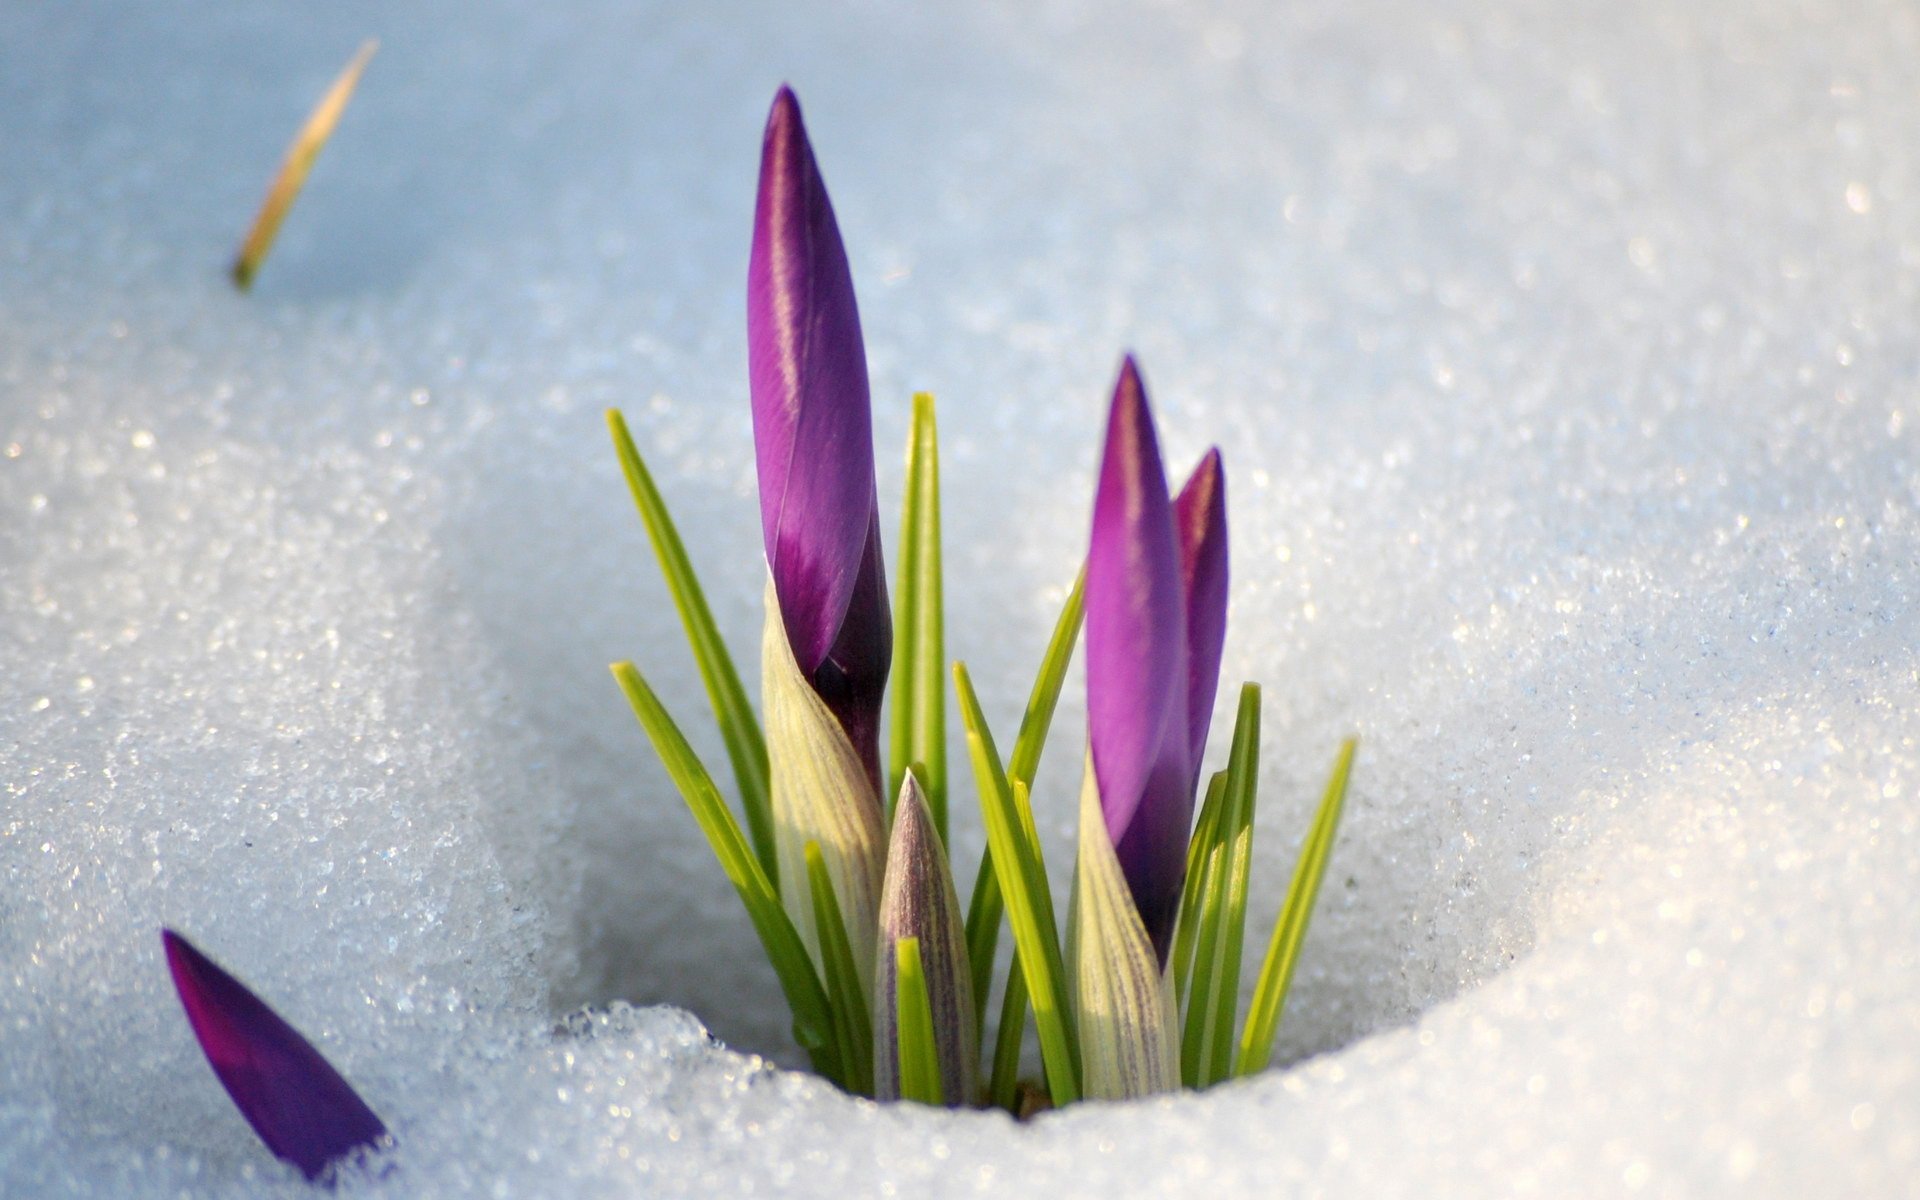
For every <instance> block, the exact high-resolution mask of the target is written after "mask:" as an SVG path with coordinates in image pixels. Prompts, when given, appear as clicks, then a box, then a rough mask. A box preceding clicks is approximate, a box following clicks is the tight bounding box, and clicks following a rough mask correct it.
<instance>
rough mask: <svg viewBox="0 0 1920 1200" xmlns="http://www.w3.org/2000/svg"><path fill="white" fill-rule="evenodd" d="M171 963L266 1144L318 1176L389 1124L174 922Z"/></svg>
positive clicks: (224, 1077) (205, 1042) (239, 1102)
mask: <svg viewBox="0 0 1920 1200" xmlns="http://www.w3.org/2000/svg"><path fill="white" fill-rule="evenodd" d="M160 938H161V941H163V942H164V943H165V944H166V948H167V968H168V970H170V971H171V972H172V973H173V986H174V988H175V989H176V990H178V991H179V993H180V1003H181V1005H182V1006H183V1007H185V1009H186V1010H187V1022H188V1023H189V1024H190V1025H192V1026H193V1033H194V1036H195V1037H196V1038H198V1039H199V1040H200V1049H201V1050H203V1051H205V1052H206V1056H207V1062H208V1063H210V1064H211V1065H212V1066H213V1073H214V1074H215V1075H216V1076H218V1077H219V1079H220V1083H221V1085H222V1086H224V1087H225V1088H226V1089H227V1094H228V1095H229V1096H232V1097H233V1103H234V1105H235V1107H237V1108H239V1110H240V1115H241V1116H243V1117H245V1118H246V1119H247V1123H248V1124H249V1125H252V1126H253V1131H254V1132H255V1133H257V1134H259V1135H260V1140H261V1141H262V1142H265V1143H266V1146H267V1149H269V1150H271V1151H273V1153H275V1154H276V1155H278V1156H280V1157H281V1158H284V1159H286V1160H287V1161H288V1162H290V1163H292V1164H293V1165H294V1166H296V1167H298V1168H300V1170H301V1172H302V1173H303V1174H304V1175H306V1177H307V1178H308V1179H318V1178H320V1176H321V1175H323V1174H325V1172H326V1170H327V1168H328V1167H330V1166H331V1165H333V1164H334V1163H335V1162H338V1161H339V1160H340V1159H342V1158H345V1157H347V1156H348V1155H350V1154H352V1153H353V1152H355V1151H356V1150H359V1149H361V1148H363V1147H364V1148H369V1149H371V1148H377V1147H378V1146H380V1145H381V1144H382V1143H383V1142H384V1141H385V1140H386V1138H387V1127H386V1126H385V1125H382V1124H381V1123H380V1118H379V1117H377V1116H375V1115H374V1114H373V1110H372V1109H370V1108H368V1107H367V1105H366V1102H365V1101H363V1100H361V1099H360V1097H359V1096H358V1095H356V1094H355V1093H354V1090H353V1089H352V1088H351V1087H349V1086H348V1085H347V1081H346V1080H344V1079H342V1078H340V1073H339V1072H338V1071H335V1070H334V1069H333V1067H332V1066H330V1065H328V1063H327V1060H326V1059H324V1058H321V1057H320V1052H319V1051H317V1050H315V1049H314V1048H313V1046H312V1045H310V1044H309V1043H308V1042H307V1039H305V1038H303V1037H301V1036H300V1034H299V1032H298V1031H297V1030H295V1029H294V1028H293V1026H291V1025H289V1024H287V1023H286V1022H285V1021H283V1020H281V1019H280V1017H279V1016H278V1015H277V1014H276V1013H275V1012H274V1011H273V1010H272V1009H270V1008H268V1007H267V1006H266V1004H264V1003H263V1002H262V1001H261V1000H260V998H259V997H258V996H255V995H254V994H253V993H252V992H250V991H248V990H247V988H246V986H245V985H244V984H242V983H241V982H240V981H239V980H237V979H235V978H234V977H233V976H231V975H229V974H227V973H226V972H225V971H223V970H221V969H220V967H219V966H217V965H216V964H215V963H214V962H213V960H212V959H210V958H208V957H207V956H206V955H204V954H202V953H200V951H198V950H196V949H194V947H193V946H192V945H191V944H190V943H189V942H188V941H187V940H186V939H185V938H183V937H181V936H180V935H179V934H177V933H175V932H173V931H172V930H171V929H163V930H161V931H160Z"/></svg>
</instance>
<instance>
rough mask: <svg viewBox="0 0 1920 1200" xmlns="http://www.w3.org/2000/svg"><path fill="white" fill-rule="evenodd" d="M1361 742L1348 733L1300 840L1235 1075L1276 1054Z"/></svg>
mask: <svg viewBox="0 0 1920 1200" xmlns="http://www.w3.org/2000/svg"><path fill="white" fill-rule="evenodd" d="M1357 748H1358V743H1357V741H1356V740H1355V739H1353V738H1348V739H1347V741H1346V742H1345V743H1344V744H1343V745H1342V746H1341V747H1340V755H1339V757H1338V758H1337V759H1336V760H1335V761H1334V767H1333V776H1332V778H1331V779H1329V780H1328V781H1327V790H1326V794H1325V795H1324V796H1323V797H1322V798H1321V801H1320V808H1319V810H1318V811H1317V812H1316V813H1315V814H1314V819H1313V826H1312V828H1311V829H1310V830H1309V831H1308V834H1307V837H1306V840H1305V841H1304V842H1303V843H1302V844H1301V846H1300V856H1299V858H1298V859H1296V860H1295V862H1294V867H1293V880H1292V882H1291V883H1290V884H1288V886H1287V898H1286V901H1285V902H1284V903H1283V904H1282V905H1281V908H1280V917H1279V920H1278V921H1276V922H1275V923H1274V927H1273V940H1272V941H1271V942H1269V943H1268V945H1267V957H1266V961H1265V962H1264V963H1262V964H1261V967H1260V976H1259V979H1258V980H1257V981H1256V982H1255V984H1254V989H1253V1003H1252V1004H1251V1005H1250V1006H1249V1007H1248V1009H1247V1024H1246V1028H1244V1029H1243V1030H1241V1033H1240V1056H1239V1058H1238V1060H1237V1061H1236V1063H1235V1065H1234V1073H1235V1074H1237V1075H1251V1074H1253V1073H1255V1072H1257V1071H1263V1070H1265V1069H1266V1067H1267V1064H1268V1063H1269V1062H1271V1061H1272V1059H1273V1039H1274V1035H1275V1034H1277V1033H1278V1032H1279V1029H1280V1017H1281V1014H1282V1012H1283V1011H1284V1009H1285V1007H1286V1001H1287V989H1288V987H1289V986H1290V985H1291V984H1292V982H1293V970H1294V967H1295V965H1296V964H1297V962H1298V960H1299V957H1300V948H1301V946H1302V945H1304V944H1305V942H1306V937H1307V925H1308V922H1309V921H1310V920H1311V919H1312V917H1313V905H1314V900H1315V899H1316V898H1317V897H1318V896H1319V894H1320V884H1321V881H1322V880H1323V879H1324V878H1325V876H1326V870H1327V859H1328V858H1329V857H1330V856H1331V854H1332V852H1333V841H1334V835H1335V833H1336V832H1338V830H1339V827H1340V814H1341V810H1342V809H1343V808H1344V807H1345V805H1346V799H1347V781H1348V779H1349V778H1350V777H1351V775H1352V774H1353V759H1354V754H1355V751H1356V750H1357Z"/></svg>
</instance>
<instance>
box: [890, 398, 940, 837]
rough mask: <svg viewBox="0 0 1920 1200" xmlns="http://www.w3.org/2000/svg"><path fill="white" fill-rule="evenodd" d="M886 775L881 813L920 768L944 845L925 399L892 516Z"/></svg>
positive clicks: (929, 419)
mask: <svg viewBox="0 0 1920 1200" xmlns="http://www.w3.org/2000/svg"><path fill="white" fill-rule="evenodd" d="M894 597H895V598H894V617H893V630H894V636H895V639H896V642H895V646H894V654H893V680H892V683H891V685H890V686H891V687H892V689H893V721H892V728H891V730H890V731H889V747H890V750H891V753H890V754H889V756H888V757H889V761H890V762H891V764H892V769H893V774H892V776H891V777H890V780H889V787H888V789H887V811H888V812H889V813H891V812H892V811H893V803H894V800H895V798H897V797H898V796H899V795H900V780H901V777H902V776H903V775H904V774H905V773H906V770H907V764H908V763H920V764H922V765H923V766H924V767H925V769H924V770H923V771H921V772H920V782H921V783H922V784H923V785H924V786H925V790H926V793H927V809H928V811H930V812H932V813H933V824H934V828H936V829H938V830H939V831H940V844H941V845H943V846H944V845H946V842H947V692H946V687H947V678H946V669H945V668H946V654H947V651H946V633H945V616H944V607H943V606H944V600H943V598H942V594H941V575H940V439H939V433H938V431H937V429H936V427H935V424H934V416H933V397H932V396H930V395H928V394H927V393H926V392H918V393H915V395H914V397H913V428H912V430H911V431H910V432H909V433H908V435H907V485H906V497H905V499H904V501H903V502H902V504H901V515H900V576H899V582H898V585H897V586H896V587H895V588H894Z"/></svg>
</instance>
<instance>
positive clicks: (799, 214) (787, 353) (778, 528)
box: [747, 87, 893, 790]
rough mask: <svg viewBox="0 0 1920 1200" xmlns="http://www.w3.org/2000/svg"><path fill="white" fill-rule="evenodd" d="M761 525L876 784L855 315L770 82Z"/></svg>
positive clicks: (878, 581)
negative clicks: (772, 94)
mask: <svg viewBox="0 0 1920 1200" xmlns="http://www.w3.org/2000/svg"><path fill="white" fill-rule="evenodd" d="M747 362H748V366H749V369H750V371H751V377H752V396H753V439H754V450H755V456H756V460H757V465H758V467H759V475H760V527H761V532H762V534H763V535H764V537H765V539H766V549H767V562H768V563H769V564H770V565H771V567H772V569H773V587H774V592H775V594H776V595H777V596H778V597H779V603H780V617H781V620H782V622H783V623H784V625H785V627H786V634H787V643H788V645H789V646H790V647H791V648H792V650H793V656H794V660H795V662H796V663H797V664H798V666H799V669H800V673H801V674H802V675H804V676H806V678H807V680H808V681H809V682H810V683H811V684H812V685H813V688H814V691H816V692H817V693H818V694H819V696H820V698H821V700H822V701H824V702H825V703H826V705H827V707H828V708H829V709H830V710H831V711H832V712H833V714H834V715H835V717H837V718H838V719H839V721H840V724H841V726H842V727H843V728H844V729H845V730H846V733H847V738H848V740H849V741H851V742H852V743H853V747H854V750H855V751H856V752H857V753H858V754H859V755H860V759H861V762H862V763H863V764H865V766H866V767H867V770H868V771H869V773H870V774H871V775H872V776H873V781H874V787H875V789H876V790H877V789H878V788H879V781H880V749H879V725H880V701H881V693H882V692H883V691H884V689H885V687H886V682H887V668H888V665H889V663H890V662H891V660H892V656H893V624H892V617H891V614H890V612H889V610H888V607H887V580H886V571H885V569H884V568H883V566H882V564H881V560H880V509H879V500H878V497H877V494H876V492H875V490H874V478H873V429H872V418H871V414H870V412H869V401H868V394H867V355H866V347H865V344H864V343H863V342H862V341H861V338H860V311H859V307H858V306H857V305H856V304H855V302H854V296H853V276H852V273H851V272H850V271H849V270H848V267H847V252H846V249H845V247H844V246H842V245H841V243H840V229H839V226H838V225H836V224H835V222H834V219H833V204H832V202H830V201H829V200H828V199H827V189H826V185H825V184H824V183H822V182H821V179H820V168H819V165H818V164H816V163H815V162H814V158H813V147H812V146H811V145H809V144H808V142H807V131H806V126H805V125H804V124H802V122H801V119H800V103H799V101H798V100H796V99H795V98H794V95H793V92H792V90H791V89H789V88H785V87H782V88H781V89H780V92H779V94H778V95H776V96H775V97H774V100H773V110H772V112H771V113H769V114H768V116H767V129H766V134H765V137H764V139H763V141H762V143H761V148H760V194H759V199H758V202H757V203H756V204H755V206H754V214H753V252H752V256H751V258H750V259H749V261H748V265H747Z"/></svg>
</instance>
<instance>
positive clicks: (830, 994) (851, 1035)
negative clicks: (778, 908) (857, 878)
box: [803, 841, 873, 1096]
mask: <svg viewBox="0 0 1920 1200" xmlns="http://www.w3.org/2000/svg"><path fill="white" fill-rule="evenodd" d="M803 853H804V854H805V855H806V863H807V885H808V887H809V888H811V889H812V892H813V921H814V925H815V927H816V929H817V931H818V934H819V942H820V958H821V961H822V964H823V965H824V967H825V969H826V977H827V980H826V984H827V1001H828V1003H829V1005H830V1006H831V1007H832V1009H833V1021H834V1029H835V1030H836V1032H837V1033H838V1035H839V1040H840V1064H841V1071H842V1074H843V1076H844V1077H843V1078H842V1079H841V1080H840V1081H839V1082H840V1085H841V1086H842V1087H844V1088H846V1089H847V1090H848V1091H850V1092H852V1093H854V1094H855V1095H858V1096H871V1095H872V1094H873V1021H872V1018H871V1017H870V1016H869V1014H868V1012H867V996H866V991H865V989H864V988H862V987H861V986H860V973H859V971H858V970H857V969H855V967H854V963H853V947H852V946H851V945H850V944H849V943H848V941H847V927H846V924H845V923H844V922H843V921H842V920H841V917H840V902H839V900H838V899H837V898H836V897H835V896H834V894H833V879H832V877H831V876H830V875H828V873H827V860H826V858H825V857H824V856H823V855H822V854H821V853H820V843H819V842H815V841H809V842H807V844H806V847H805V849H804V851H803Z"/></svg>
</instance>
